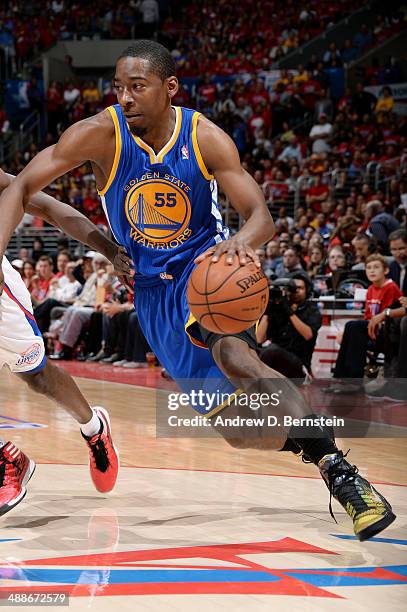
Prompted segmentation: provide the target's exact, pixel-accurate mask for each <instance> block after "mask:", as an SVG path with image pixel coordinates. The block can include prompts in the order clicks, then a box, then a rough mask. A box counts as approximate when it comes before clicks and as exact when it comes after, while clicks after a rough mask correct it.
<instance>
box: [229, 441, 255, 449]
mask: <svg viewBox="0 0 407 612" xmlns="http://www.w3.org/2000/svg"><path fill="white" fill-rule="evenodd" d="M225 440H226V442H227V443H228V444H229V446H231V447H232V448H236V449H239V450H245V449H248V448H252V442H253V440H247V439H245V438H225Z"/></svg>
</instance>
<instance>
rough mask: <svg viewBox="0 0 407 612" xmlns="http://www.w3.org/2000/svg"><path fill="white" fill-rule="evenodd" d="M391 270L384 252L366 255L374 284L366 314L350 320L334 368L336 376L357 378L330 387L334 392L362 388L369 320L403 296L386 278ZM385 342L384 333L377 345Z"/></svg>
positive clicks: (368, 299) (367, 265)
mask: <svg viewBox="0 0 407 612" xmlns="http://www.w3.org/2000/svg"><path fill="white" fill-rule="evenodd" d="M388 271H389V268H388V265H387V261H386V259H385V258H384V257H383V256H382V255H380V254H378V253H374V254H372V255H370V256H369V257H368V258H367V259H366V275H367V277H368V279H369V281H371V283H372V284H371V285H370V287H369V289H368V290H367V295H366V309H365V318H364V320H363V321H362V320H358V321H348V323H346V325H345V330H344V334H343V339H342V342H341V348H340V350H339V354H338V358H337V360H336V365H335V371H334V377H335V378H338V379H344V378H345V379H349V378H353V379H356V380H355V381H353V382H352V383H351V384H350V385H349V383H348V384H344V385H339V386H338V385H336V386H332V387H329V388H328V389H329V391H331V392H334V393H341V392H342V393H350V392H355V391H358V390H360V389H361V388H362V380H363V375H364V369H365V365H366V353H367V349H368V344H369V334H368V327H369V320H370V319H371V318H372V317H374V316H376V315H378V314H379V313H380V312H383V311H385V310H386V309H387V308H389V307H390V306H392V305H393V304H394V303H395V302H397V301H398V300H399V298H400V297H401V296H402V293H401V291H400V289H399V287H398V286H397V285H396V283H395V282H394V281H392V280H389V279H387V278H386V274H387V273H388ZM382 344H383V336H379V337H378V338H377V340H376V349H380V348H381V347H382Z"/></svg>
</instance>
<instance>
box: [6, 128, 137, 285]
mask: <svg viewBox="0 0 407 612" xmlns="http://www.w3.org/2000/svg"><path fill="white" fill-rule="evenodd" d="M96 130H98V134H96ZM100 132H101V128H100V124H99V125H98V124H97V122H96V121H94V120H93V121H81V122H79V123H77V124H75V125H73V126H72V127H71V128H69V129H68V130H67V131H66V132H65V133H64V134H63V135H62V136H61V139H60V141H59V142H58V144H57V145H54V146H52V147H48V148H47V149H45V150H44V151H42V152H41V153H39V154H38V155H37V156H36V157H35V158H34V159H33V160H32V161H31V162H30V163H29V164H28V165H27V167H26V168H25V169H24V170H23V171H22V172H21V174H19V175H18V177H16V178H13V177H12V176H11V175H10V176H9V177H8V176H7V175H5V174H4V173H1V175H0V189H4V192H3V193H2V195H1V197H0V218H1V219H2V224H1V226H0V261H1V259H2V257H3V255H4V252H5V250H6V248H7V245H8V242H9V240H10V238H11V235H12V233H13V232H14V230H15V228H16V227H17V225H18V224H19V223H20V221H21V219H22V217H23V215H24V212H30V213H32V214H34V215H37V216H39V217H41V218H43V219H45V220H46V221H48V222H49V223H51V224H52V225H56V226H57V227H59V228H60V229H61V230H63V231H64V232H65V233H67V234H69V235H70V236H72V237H73V238H75V239H76V240H79V241H80V242H83V243H84V244H88V245H89V246H90V247H91V248H93V249H95V250H97V251H99V252H101V253H102V254H103V255H105V256H106V257H107V258H108V259H109V260H110V261H111V262H112V263H113V265H114V267H115V271H116V273H117V274H118V275H120V276H121V277H125V276H127V275H129V273H130V274H131V271H130V269H131V261H130V259H129V258H128V257H127V254H126V253H125V250H124V249H123V248H122V247H117V246H116V245H115V244H114V243H113V242H112V241H110V240H109V239H108V238H107V237H106V236H105V235H104V234H103V232H101V231H100V230H98V229H97V228H96V226H95V225H94V224H93V223H91V221H89V219H87V218H86V217H85V216H84V215H82V214H81V213H80V212H78V211H76V210H75V209H73V208H72V207H71V206H69V205H67V204H64V203H62V202H59V201H58V200H55V199H54V198H52V197H51V196H48V195H46V194H43V193H41V194H37V195H34V194H36V192H37V191H39V190H40V189H42V188H43V187H45V186H46V185H48V184H49V183H50V182H52V181H53V180H54V179H55V178H57V177H59V176H61V175H62V174H65V173H66V172H68V171H69V170H72V169H73V168H75V167H77V166H79V165H81V164H82V163H84V161H87V160H88V159H89V160H91V161H95V162H96V161H97V160H95V157H97V156H98V152H99V148H100V140H101V139H100ZM95 136H96V137H97V139H96V138H95ZM90 143H91V145H92V146H90ZM11 179H12V180H11ZM125 280H126V279H125V278H122V281H123V282H125ZM2 283H3V278H2V272H1V268H0V295H1V292H2Z"/></svg>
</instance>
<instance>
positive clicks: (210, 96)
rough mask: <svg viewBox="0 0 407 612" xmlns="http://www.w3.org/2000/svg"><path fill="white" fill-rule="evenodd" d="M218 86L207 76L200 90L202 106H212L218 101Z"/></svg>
mask: <svg viewBox="0 0 407 612" xmlns="http://www.w3.org/2000/svg"><path fill="white" fill-rule="evenodd" d="M216 91H217V90H216V85H215V83H213V82H212V79H211V76H210V75H209V74H206V75H205V77H204V81H203V83H202V85H201V86H200V87H199V89H198V96H199V98H200V106H212V105H213V104H214V103H215V101H216Z"/></svg>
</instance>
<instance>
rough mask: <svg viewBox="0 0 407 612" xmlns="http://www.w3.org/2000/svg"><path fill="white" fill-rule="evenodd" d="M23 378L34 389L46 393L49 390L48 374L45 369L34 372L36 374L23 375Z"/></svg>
mask: <svg viewBox="0 0 407 612" xmlns="http://www.w3.org/2000/svg"><path fill="white" fill-rule="evenodd" d="M23 380H25V382H26V383H27V385H28V386H29V387H30V389H31V390H32V391H35V392H36V393H41V394H42V395H46V394H47V392H48V376H47V375H46V372H45V370H44V369H42V370H39V371H38V372H34V374H25V375H23Z"/></svg>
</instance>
